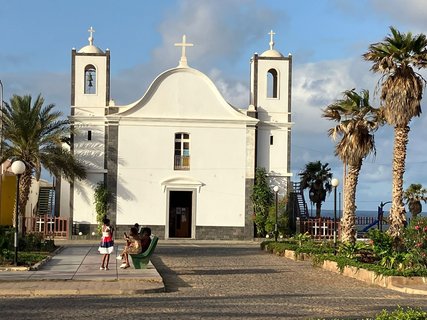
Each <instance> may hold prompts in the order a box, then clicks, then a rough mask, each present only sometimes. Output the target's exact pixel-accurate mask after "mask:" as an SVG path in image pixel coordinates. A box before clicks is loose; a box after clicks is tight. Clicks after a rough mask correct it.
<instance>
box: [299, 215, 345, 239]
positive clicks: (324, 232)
mask: <svg viewBox="0 0 427 320" xmlns="http://www.w3.org/2000/svg"><path fill="white" fill-rule="evenodd" d="M334 225H335V227H336V230H337V237H338V238H339V236H340V222H339V221H336V222H334V220H333V219H328V218H320V219H301V220H300V221H299V232H300V233H308V234H309V235H310V236H311V237H312V238H314V239H333V238H334ZM297 227H298V225H297Z"/></svg>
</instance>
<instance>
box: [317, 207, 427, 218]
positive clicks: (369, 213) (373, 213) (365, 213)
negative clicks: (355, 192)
mask: <svg viewBox="0 0 427 320" xmlns="http://www.w3.org/2000/svg"><path fill="white" fill-rule="evenodd" d="M389 211H390V210H384V217H387V216H388V215H389ZM315 215H316V211H315V210H313V214H312V215H311V216H315ZM321 216H322V217H327V218H333V217H334V210H330V209H324V210H323V209H322V212H321ZM341 216H342V210H337V218H338V217H341ZM418 216H421V217H427V213H426V212H421V213H420V214H419V215H418ZM356 217H374V218H377V217H378V211H377V210H356ZM410 217H411V214H410V213H408V212H407V213H406V218H407V219H409V218H410Z"/></svg>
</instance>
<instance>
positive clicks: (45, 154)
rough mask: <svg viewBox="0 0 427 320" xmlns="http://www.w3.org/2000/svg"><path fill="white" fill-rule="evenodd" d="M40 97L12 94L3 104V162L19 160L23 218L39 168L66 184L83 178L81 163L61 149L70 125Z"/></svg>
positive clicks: (37, 178) (38, 175)
mask: <svg viewBox="0 0 427 320" xmlns="http://www.w3.org/2000/svg"><path fill="white" fill-rule="evenodd" d="M43 103H44V99H43V98H42V97H41V95H39V96H38V97H37V98H36V99H35V101H34V102H33V100H32V98H31V96H30V95H25V96H18V95H14V96H13V97H12V98H11V99H10V104H8V103H5V105H4V110H3V111H4V112H3V116H2V119H1V120H2V125H3V141H2V150H3V154H2V159H1V162H2V163H3V162H4V161H5V160H7V159H11V160H12V161H14V160H21V161H23V162H24V163H25V167H26V169H25V171H24V173H23V174H22V176H21V179H20V181H19V188H20V196H19V208H20V209H21V210H20V212H19V214H20V215H23V213H24V212H23V210H22V208H25V206H26V204H27V201H28V196H29V193H30V187H31V182H32V176H33V174H34V176H35V178H36V180H39V179H40V175H41V171H42V168H45V169H46V170H47V171H48V172H49V173H51V174H53V175H54V176H56V177H60V176H63V177H64V178H65V179H67V180H68V181H72V180H73V179H74V178H78V179H83V178H85V177H86V172H85V169H84V166H83V164H81V163H80V162H79V161H77V160H76V159H75V158H74V156H73V155H72V153H71V152H70V151H68V150H67V149H65V148H64V147H63V144H64V143H67V142H69V135H68V133H69V129H70V126H69V122H68V121H67V120H64V119H61V116H62V114H61V113H60V112H57V111H54V110H53V109H54V108H55V105H54V104H49V105H47V106H43Z"/></svg>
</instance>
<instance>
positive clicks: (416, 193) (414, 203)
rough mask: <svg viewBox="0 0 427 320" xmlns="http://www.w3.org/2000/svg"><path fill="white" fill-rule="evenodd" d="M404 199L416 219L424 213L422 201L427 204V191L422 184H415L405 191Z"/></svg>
mask: <svg viewBox="0 0 427 320" xmlns="http://www.w3.org/2000/svg"><path fill="white" fill-rule="evenodd" d="M403 198H404V200H405V203H406V204H407V205H408V208H409V211H410V212H411V215H412V218H413V219H414V218H416V217H417V215H418V214H420V213H421V212H422V211H423V206H422V204H421V201H424V203H426V202H427V190H426V189H425V188H423V186H422V185H421V184H419V183H413V184H411V185H410V186H409V187H408V189H406V190H405V192H404V194H403Z"/></svg>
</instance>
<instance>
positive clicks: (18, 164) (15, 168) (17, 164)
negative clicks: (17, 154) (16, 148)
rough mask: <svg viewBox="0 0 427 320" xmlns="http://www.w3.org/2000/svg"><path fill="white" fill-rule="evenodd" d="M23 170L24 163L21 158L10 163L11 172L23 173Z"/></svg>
mask: <svg viewBox="0 0 427 320" xmlns="http://www.w3.org/2000/svg"><path fill="white" fill-rule="evenodd" d="M24 171H25V163H23V162H22V161H21V160H16V161H14V162H13V163H12V172H13V173H14V174H16V175H18V174H23V173H24Z"/></svg>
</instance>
